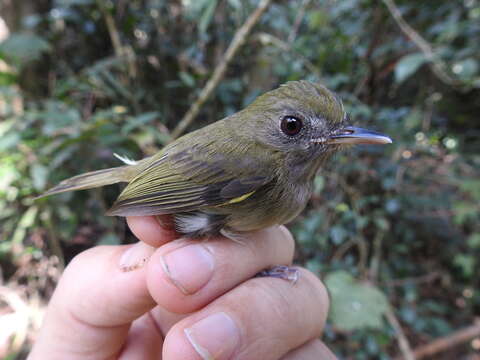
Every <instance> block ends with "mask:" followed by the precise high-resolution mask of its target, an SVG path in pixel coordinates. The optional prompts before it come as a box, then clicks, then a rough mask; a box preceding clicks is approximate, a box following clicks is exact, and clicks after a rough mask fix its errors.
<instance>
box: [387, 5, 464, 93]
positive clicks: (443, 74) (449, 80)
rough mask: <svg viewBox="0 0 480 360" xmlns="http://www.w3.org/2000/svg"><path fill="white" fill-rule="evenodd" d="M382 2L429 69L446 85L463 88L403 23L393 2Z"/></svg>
mask: <svg viewBox="0 0 480 360" xmlns="http://www.w3.org/2000/svg"><path fill="white" fill-rule="evenodd" d="M382 1H383V3H384V4H385V6H386V7H387V8H388V11H389V12H390V14H391V15H392V17H393V19H394V20H395V22H396V23H397V25H398V26H399V27H400V30H402V32H403V33H404V34H405V35H406V36H407V37H408V38H409V39H410V40H411V41H412V42H413V43H414V44H415V45H416V46H417V47H418V48H419V49H420V51H421V52H422V53H423V55H424V56H425V58H426V59H427V60H428V61H429V64H430V68H431V69H432V71H433V73H434V74H435V75H436V76H437V77H438V78H439V79H440V80H441V81H443V82H444V83H445V84H447V85H451V86H455V87H462V86H464V84H463V83H462V82H461V81H459V80H458V79H455V78H453V77H452V76H450V75H449V74H448V72H447V71H446V67H447V65H446V64H445V63H444V62H443V61H441V60H440V59H438V57H437V56H436V55H435V52H434V50H433V48H432V46H431V45H430V44H429V43H428V42H427V41H426V40H425V39H424V38H423V37H422V36H421V35H420V34H419V33H418V32H417V31H415V29H413V28H412V27H411V26H410V25H409V24H408V23H407V22H406V21H405V19H404V18H403V16H402V13H401V12H400V10H399V9H398V7H397V5H395V2H394V0H382Z"/></svg>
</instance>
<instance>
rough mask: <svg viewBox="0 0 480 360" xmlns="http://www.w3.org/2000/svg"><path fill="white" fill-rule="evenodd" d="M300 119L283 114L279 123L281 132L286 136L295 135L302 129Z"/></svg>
mask: <svg viewBox="0 0 480 360" xmlns="http://www.w3.org/2000/svg"><path fill="white" fill-rule="evenodd" d="M302 127H303V123H302V120H300V119H299V118H296V117H294V116H285V117H284V118H283V119H282V122H281V123H280V128H281V129H282V131H283V133H284V134H285V135H288V136H295V135H297V134H298V133H299V132H300V130H302Z"/></svg>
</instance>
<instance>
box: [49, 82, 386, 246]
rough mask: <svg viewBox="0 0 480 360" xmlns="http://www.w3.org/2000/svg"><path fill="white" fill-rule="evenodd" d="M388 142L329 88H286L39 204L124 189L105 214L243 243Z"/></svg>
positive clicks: (70, 182)
mask: <svg viewBox="0 0 480 360" xmlns="http://www.w3.org/2000/svg"><path fill="white" fill-rule="evenodd" d="M391 142H392V140H391V138H390V137H388V136H386V135H383V134H380V133H378V132H375V131H371V130H367V129H363V128H359V127H355V126H353V125H352V124H351V121H350V117H349V116H348V114H347V112H346V111H345V108H344V106H343V103H342V101H341V99H340V98H339V97H338V96H337V95H336V94H335V93H334V92H332V91H330V90H329V89H327V88H326V87H325V86H323V85H321V84H318V83H312V82H309V81H306V80H299V81H290V82H287V83H285V84H283V85H281V86H279V87H278V88H276V89H274V90H271V91H269V92H266V93H264V94H263V95H261V96H259V97H257V98H256V99H255V100H254V101H253V102H252V103H251V104H250V105H248V106H247V107H246V108H245V109H243V110H241V111H239V112H237V113H235V114H233V115H230V116H227V117H225V118H223V119H221V120H218V121H216V122H213V123H211V124H210V125H207V126H205V127H203V128H200V129H198V130H195V131H193V132H190V133H188V134H186V135H184V136H182V137H180V138H178V139H176V140H175V141H173V142H171V143H170V144H168V145H166V146H165V147H164V148H163V149H161V150H160V151H159V152H158V153H156V154H155V155H153V156H151V157H147V158H145V159H142V160H139V161H127V160H125V162H126V164H124V165H123V166H119V167H114V168H109V169H102V170H97V171H92V172H88V173H85V174H81V175H77V176H74V177H72V178H69V179H67V180H64V181H62V182H60V183H59V184H58V185H56V186H54V187H53V188H51V189H50V190H48V191H46V192H45V193H44V194H42V195H41V197H43V196H49V195H53V194H58V193H62V192H66V191H74V190H83V189H89V188H95V187H100V186H106V185H110V184H114V183H122V182H124V183H127V185H126V187H125V188H124V190H123V191H122V192H121V193H120V195H119V196H118V198H117V200H116V201H115V203H114V204H113V206H112V207H111V208H110V209H109V210H108V211H107V215H110V216H148V215H164V214H170V215H172V217H173V224H174V227H175V230H176V232H177V233H178V234H179V236H181V237H187V238H194V239H195V238H211V237H216V236H219V235H223V236H226V237H227V238H230V239H233V240H241V239H242V238H243V235H244V234H246V233H248V232H252V231H256V230H259V229H262V228H266V227H270V226H274V225H281V224H286V223H288V222H290V221H292V220H293V219H294V218H295V217H296V216H297V215H298V214H299V213H300V212H301V211H302V210H303V209H304V208H305V206H306V205H307V202H308V200H309V198H310V196H311V194H312V191H313V182H314V178H315V176H316V174H317V172H319V171H321V168H322V166H323V165H324V164H325V163H326V162H327V160H328V159H329V158H330V157H331V156H332V155H333V154H334V153H336V152H337V151H339V150H341V149H343V148H345V147H348V146H350V145H355V144H389V143H391Z"/></svg>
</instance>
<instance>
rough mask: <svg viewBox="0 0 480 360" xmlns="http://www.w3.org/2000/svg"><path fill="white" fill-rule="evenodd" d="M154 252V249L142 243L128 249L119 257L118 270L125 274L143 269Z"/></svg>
mask: <svg viewBox="0 0 480 360" xmlns="http://www.w3.org/2000/svg"><path fill="white" fill-rule="evenodd" d="M154 251H155V248H154V247H152V246H150V245H147V244H145V243H143V242H139V243H137V244H135V245H133V246H131V247H129V248H128V249H127V250H126V251H125V252H124V253H123V255H122V256H121V257H120V262H119V266H120V269H121V270H122V271H125V272H127V271H132V270H136V269H139V268H141V267H143V265H145V264H146V262H147V260H148V259H149V258H150V256H151V255H152V254H153V253H154Z"/></svg>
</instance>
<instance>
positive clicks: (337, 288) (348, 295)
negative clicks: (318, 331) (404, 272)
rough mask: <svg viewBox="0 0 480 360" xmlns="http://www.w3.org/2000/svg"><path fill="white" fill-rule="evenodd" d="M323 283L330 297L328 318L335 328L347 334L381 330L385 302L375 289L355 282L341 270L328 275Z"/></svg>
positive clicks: (386, 305) (386, 308)
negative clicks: (361, 330) (355, 331)
mask: <svg viewBox="0 0 480 360" xmlns="http://www.w3.org/2000/svg"><path fill="white" fill-rule="evenodd" d="M325 284H326V286H327V288H328V290H329V292H330V296H331V304H332V305H331V309H330V317H331V320H332V322H333V324H334V325H335V326H336V327H338V328H339V329H342V330H347V331H349V330H358V329H365V328H376V329H378V328H381V327H382V325H383V322H382V316H383V315H384V314H385V312H386V311H387V310H388V301H387V298H386V296H385V295H384V294H383V293H382V292H381V291H380V290H379V289H377V288H376V287H374V286H372V285H369V284H365V283H361V282H359V281H356V280H355V279H354V278H353V277H352V276H351V275H350V274H349V273H347V272H346V271H343V270H340V271H335V272H332V273H329V274H328V275H327V276H326V278H325Z"/></svg>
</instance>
